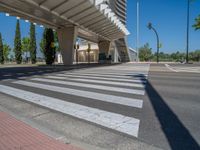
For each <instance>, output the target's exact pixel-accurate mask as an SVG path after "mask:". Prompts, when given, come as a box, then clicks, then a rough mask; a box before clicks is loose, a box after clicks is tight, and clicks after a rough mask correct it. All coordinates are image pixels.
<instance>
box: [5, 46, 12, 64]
mask: <svg viewBox="0 0 200 150" xmlns="http://www.w3.org/2000/svg"><path fill="white" fill-rule="evenodd" d="M10 52H11V48H10V46H9V45H8V44H4V45H3V55H4V60H5V61H8V60H9V58H8V56H9V54H10Z"/></svg>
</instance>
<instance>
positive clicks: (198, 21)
mask: <svg viewBox="0 0 200 150" xmlns="http://www.w3.org/2000/svg"><path fill="white" fill-rule="evenodd" d="M195 21H196V24H195V25H193V27H194V28H195V29H196V30H200V15H199V16H198V17H197V18H196V19H195Z"/></svg>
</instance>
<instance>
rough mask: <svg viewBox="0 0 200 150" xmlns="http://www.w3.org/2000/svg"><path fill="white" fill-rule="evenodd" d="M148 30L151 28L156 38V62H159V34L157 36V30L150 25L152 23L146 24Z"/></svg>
mask: <svg viewBox="0 0 200 150" xmlns="http://www.w3.org/2000/svg"><path fill="white" fill-rule="evenodd" d="M147 27H148V28H149V30H151V29H152V30H153V31H154V32H155V34H156V38H157V63H159V48H160V43H159V36H158V32H157V31H156V29H155V28H154V27H153V26H152V23H149V24H148V26H147Z"/></svg>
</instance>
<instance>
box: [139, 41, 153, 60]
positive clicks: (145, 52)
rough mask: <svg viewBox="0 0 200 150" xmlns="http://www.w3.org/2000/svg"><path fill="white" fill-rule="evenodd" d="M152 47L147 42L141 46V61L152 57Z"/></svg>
mask: <svg viewBox="0 0 200 150" xmlns="http://www.w3.org/2000/svg"><path fill="white" fill-rule="evenodd" d="M151 50H152V49H151V48H150V47H149V44H148V43H146V44H145V45H144V46H143V47H141V48H139V58H140V61H149V60H150V59H151V58H152V51H151Z"/></svg>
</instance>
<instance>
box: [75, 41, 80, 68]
mask: <svg viewBox="0 0 200 150" xmlns="http://www.w3.org/2000/svg"><path fill="white" fill-rule="evenodd" d="M74 49H75V50H76V64H78V50H79V43H78V42H76V44H74Z"/></svg>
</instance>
